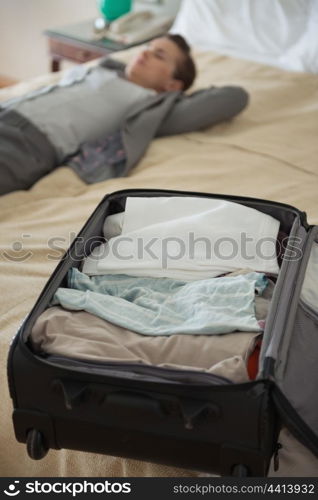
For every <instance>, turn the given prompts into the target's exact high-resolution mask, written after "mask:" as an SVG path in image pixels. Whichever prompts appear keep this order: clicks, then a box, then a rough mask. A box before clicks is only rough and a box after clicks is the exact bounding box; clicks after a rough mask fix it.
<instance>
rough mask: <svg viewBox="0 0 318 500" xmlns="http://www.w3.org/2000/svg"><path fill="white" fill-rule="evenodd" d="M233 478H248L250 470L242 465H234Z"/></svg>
mask: <svg viewBox="0 0 318 500" xmlns="http://www.w3.org/2000/svg"><path fill="white" fill-rule="evenodd" d="M232 476H234V477H247V476H248V468H247V467H246V466H245V465H242V464H237V465H234V467H233V469H232Z"/></svg>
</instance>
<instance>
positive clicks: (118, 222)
mask: <svg viewBox="0 0 318 500" xmlns="http://www.w3.org/2000/svg"><path fill="white" fill-rule="evenodd" d="M124 217H125V212H118V213H117V214H113V215H109V216H108V217H106V219H105V222H104V226H103V233H104V236H105V238H106V240H109V239H110V238H114V237H115V236H119V235H120V234H121V233H122V229H123V224H124Z"/></svg>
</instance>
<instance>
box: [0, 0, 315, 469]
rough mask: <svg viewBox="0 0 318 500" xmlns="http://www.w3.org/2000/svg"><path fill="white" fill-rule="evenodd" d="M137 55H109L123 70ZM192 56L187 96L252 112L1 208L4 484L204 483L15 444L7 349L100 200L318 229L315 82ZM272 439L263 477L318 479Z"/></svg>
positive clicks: (52, 177)
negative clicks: (188, 196)
mask: <svg viewBox="0 0 318 500" xmlns="http://www.w3.org/2000/svg"><path fill="white" fill-rule="evenodd" d="M187 3H188V4H189V1H188V2H185V6H186V8H188V6H187V5H186V4H187ZM192 3H193V2H192ZM205 3H207V2H205ZM184 10H185V7H184ZM183 21H184V18H180V16H179V20H178V19H177V23H176V25H175V30H178V31H179V32H180V31H181V32H182V31H183V34H185V35H189V36H190V40H189V41H190V43H191V41H192V40H191V33H188V32H187V27H186V26H185V24H184V22H183ZM197 45H198V46H199V45H200V44H197ZM204 48H205V49H208V48H209V47H204ZM216 48H217V47H216ZM135 50H137V49H131V50H130V51H126V52H123V53H120V54H118V55H117V54H116V57H118V58H119V59H120V60H123V61H127V60H128V59H129V57H131V54H132V52H134V51H135ZM194 55H195V59H196V62H197V66H198V70H199V71H198V72H199V77H198V78H197V80H196V83H195V86H194V89H196V88H201V87H205V86H208V85H211V84H214V85H217V86H220V85H223V84H227V83H230V84H233V85H241V86H243V87H244V88H245V89H247V90H248V92H249V94H250V96H251V98H250V104H249V106H248V108H247V109H246V110H245V111H244V112H243V113H242V114H241V115H239V116H238V117H237V118H236V119H234V120H232V121H231V122H227V123H223V124H220V125H217V126H215V127H213V128H210V129H206V130H203V131H200V132H194V133H191V134H182V135H179V136H174V137H168V138H159V139H156V140H154V141H153V142H152V144H151V146H150V147H149V149H148V151H147V153H146V154H145V156H144V157H143V159H142V161H141V162H140V163H139V164H138V165H137V166H136V167H135V168H134V169H133V170H132V171H131V173H130V174H129V176H128V177H124V178H117V179H111V180H108V181H105V182H101V183H98V184H92V185H87V184H84V182H83V181H81V180H80V178H79V177H77V175H76V174H75V173H74V172H73V171H72V170H71V169H70V168H68V167H65V166H61V167H60V168H58V169H56V170H54V171H53V172H52V173H51V174H49V175H47V176H46V177H44V178H42V179H41V180H40V181H38V182H37V183H36V184H35V185H34V186H33V187H32V188H31V189H30V190H28V191H16V192H13V193H10V194H7V195H5V196H2V197H1V198H0V220H1V264H0V265H1V289H2V301H1V315H0V325H1V326H0V329H1V336H0V370H1V372H0V373H1V379H0V395H1V396H0V399H1V402H2V405H1V407H2V411H1V412H0V474H1V476H12V477H18V476H33V477H44V476H46V477H49V476H95V477H102V476H107V477H116V476H117V477H120V476H127V477H132V476H135V477H136V476H172V477H173V476H174V477H178V476H179V477H181V476H188V477H190V476H192V477H196V476H200V474H199V473H196V472H193V471H188V470H182V469H177V468H171V467H165V466H159V465H153V464H150V463H145V462H138V461H134V460H128V459H127V460H126V459H121V458H117V457H110V456H102V455H94V454H86V453H81V452H75V451H69V450H61V451H59V452H57V451H53V450H51V451H50V452H49V454H48V455H47V457H45V458H44V459H43V460H41V461H40V462H36V461H32V460H31V459H30V458H29V457H28V456H27V453H26V450H25V445H23V444H20V443H18V442H16V440H15V437H14V433H13V427H12V422H11V408H12V405H11V400H10V397H9V393H8V387H7V380H6V360H7V353H8V348H9V345H10V342H11V339H12V337H13V336H14V334H15V332H16V331H17V329H18V327H19V325H20V323H21V321H22V320H23V318H24V317H25V316H26V314H27V313H28V312H29V311H30V309H31V307H32V305H33V304H34V302H35V300H36V298H37V297H38V295H39V293H40V291H41V289H42V288H43V286H44V285H45V283H46V281H47V279H48V277H49V276H50V275H51V273H52V271H53V270H54V268H55V267H56V265H57V263H58V260H59V258H60V257H61V256H62V253H63V250H65V249H67V248H68V246H69V244H70V242H71V241H72V239H73V238H74V237H75V235H76V234H77V232H78V231H79V230H80V228H81V227H82V226H83V224H84V222H85V221H86V219H87V218H88V216H89V215H90V214H91V212H92V211H93V209H94V208H95V206H96V205H97V204H98V203H99V201H100V200H101V199H102V198H103V196H104V195H105V194H107V193H111V192H113V191H116V190H121V189H132V188H159V189H160V188H162V189H177V190H189V191H202V192H210V193H221V194H222V193H223V194H233V195H241V196H251V197H259V198H264V199H269V200H276V201H279V202H283V203H287V204H290V205H294V206H296V207H297V208H299V209H301V210H303V211H306V212H307V215H308V220H309V222H310V223H311V224H318V196H317V193H318V167H317V158H318V145H317V127H318V84H317V75H316V74H314V73H310V72H308V71H306V72H304V71H291V70H287V69H282V68H281V67H274V66H270V65H268V64H263V63H264V60H262V61H261V62H255V60H254V61H251V60H248V59H246V58H244V59H243V58H239V57H237V54H234V55H235V56H236V57H234V56H233V54H232V55H228V54H222V53H221V52H220V51H218V52H217V51H216V50H211V49H210V48H209V50H202V49H201V50H200V48H199V49H198V48H196V49H195V51H194ZM250 58H251V57H250ZM254 59H255V58H254ZM256 59H257V58H256ZM267 62H268V61H267ZM269 62H270V61H269ZM90 64H96V62H91V63H90ZM294 69H297V68H294ZM298 69H299V68H298ZM302 69H303V68H302ZM60 76H61V75H60V74H49V75H44V76H43V77H39V78H36V79H33V80H30V81H27V82H22V83H20V84H18V85H16V86H14V87H10V88H7V89H3V90H2V91H1V92H0V99H1V101H4V100H6V99H9V98H11V97H14V96H17V95H21V94H23V93H24V92H26V91H29V90H31V89H34V88H37V87H39V86H42V85H44V84H48V83H54V82H55V81H57V80H58V79H59V78H60ZM35 390H36V388H35ZM280 441H281V443H282V444H283V449H282V450H281V453H280V454H281V467H280V469H279V470H278V471H277V472H274V470H273V468H272V467H271V470H270V475H271V476H317V474H318V473H317V471H318V460H317V459H316V458H315V457H313V456H312V455H311V453H310V452H309V451H307V450H306V449H305V448H304V447H303V446H302V445H301V444H300V443H299V442H297V441H296V440H295V439H294V438H293V437H292V436H291V435H290V433H289V432H288V431H287V430H286V429H284V430H283V431H282V433H281V436H280Z"/></svg>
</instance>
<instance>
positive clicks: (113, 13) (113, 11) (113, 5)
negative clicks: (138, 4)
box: [97, 0, 132, 21]
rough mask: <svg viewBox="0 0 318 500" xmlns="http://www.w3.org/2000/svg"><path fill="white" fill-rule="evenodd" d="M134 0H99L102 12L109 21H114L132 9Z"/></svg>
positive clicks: (98, 3)
mask: <svg viewBox="0 0 318 500" xmlns="http://www.w3.org/2000/svg"><path fill="white" fill-rule="evenodd" d="M131 4H132V0H97V5H98V8H99V10H100V12H101V13H102V14H103V16H104V17H105V18H106V19H107V21H114V20H115V19H117V18H118V17H120V16H123V15H124V14H127V13H128V12H130V10H131Z"/></svg>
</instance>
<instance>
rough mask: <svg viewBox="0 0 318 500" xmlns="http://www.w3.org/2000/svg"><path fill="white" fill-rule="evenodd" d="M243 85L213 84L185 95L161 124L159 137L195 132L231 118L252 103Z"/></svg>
mask: <svg viewBox="0 0 318 500" xmlns="http://www.w3.org/2000/svg"><path fill="white" fill-rule="evenodd" d="M248 99H249V96H248V93H247V92H246V91H245V90H244V89H243V88H241V87H234V86H227V87H211V88H208V89H204V90H199V91H197V92H194V93H193V94H191V95H186V96H183V97H182V98H181V99H180V100H179V101H177V102H176V104H175V105H174V107H173V109H172V110H171V111H170V113H168V115H167V116H166V118H165V119H164V121H163V122H162V124H161V125H160V127H159V129H158V132H157V134H156V136H157V137H160V136H165V135H173V134H182V133H186V132H193V131H196V130H200V129H202V128H205V127H211V126H212V125H215V124H217V123H220V122H222V121H224V120H229V119H230V118H233V117H234V116H235V115H237V114H238V113H240V112H241V111H242V110H243V109H244V108H245V107H246V105H247V103H248Z"/></svg>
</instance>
